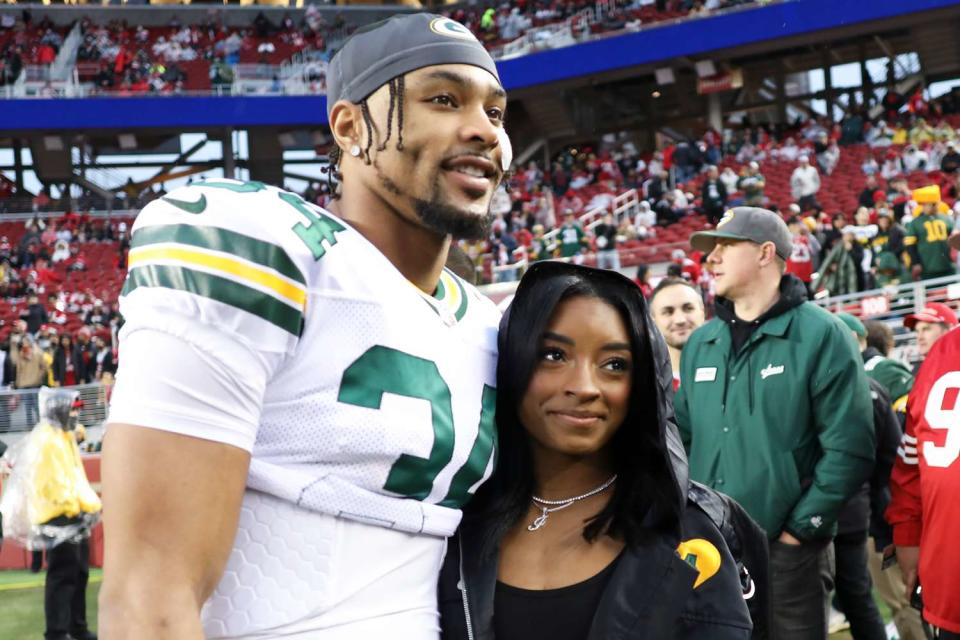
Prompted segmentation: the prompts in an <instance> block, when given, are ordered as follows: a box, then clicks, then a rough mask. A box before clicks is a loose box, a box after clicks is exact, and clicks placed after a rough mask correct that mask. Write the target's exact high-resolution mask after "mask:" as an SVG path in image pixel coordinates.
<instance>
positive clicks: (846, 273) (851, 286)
mask: <svg viewBox="0 0 960 640" xmlns="http://www.w3.org/2000/svg"><path fill="white" fill-rule="evenodd" d="M856 246H857V241H856V238H855V237H854V235H853V233H848V232H846V231H845V232H844V233H843V234H842V236H841V237H840V239H839V241H837V242H834V243H833V245H832V246H831V248H830V250H829V252H828V253H827V254H826V257H824V258H823V261H822V262H821V263H820V269H819V270H818V271H817V277H816V278H814V280H813V285H812V286H813V290H814V295H815V296H817V297H826V296H842V295H847V294H850V293H856V292H857V291H858V287H857V277H858V273H859V267H858V266H857V260H856V258H855V257H854V255H853V251H854V248H855V247H856Z"/></svg>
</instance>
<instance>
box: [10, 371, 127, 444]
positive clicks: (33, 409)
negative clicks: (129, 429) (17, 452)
mask: <svg viewBox="0 0 960 640" xmlns="http://www.w3.org/2000/svg"><path fill="white" fill-rule="evenodd" d="M68 388H70V389H75V390H77V391H78V392H80V400H81V401H82V402H83V407H82V408H81V409H80V418H79V420H80V424H82V425H84V426H85V427H100V426H102V425H103V423H104V422H105V421H106V419H107V408H108V404H109V402H108V399H109V396H110V389H111V387H108V386H105V385H102V384H99V383H97V384H82V385H77V386H74V387H68ZM39 393H40V389H5V390H0V433H21V432H24V431H30V430H31V429H33V427H34V426H36V424H37V420H38V419H39V413H38V406H39V405H38V403H37V397H38V394H39Z"/></svg>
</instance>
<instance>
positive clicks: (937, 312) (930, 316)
mask: <svg viewBox="0 0 960 640" xmlns="http://www.w3.org/2000/svg"><path fill="white" fill-rule="evenodd" d="M918 322H943V323H945V324H948V325H950V326H954V325H956V324H957V314H956V312H954V310H953V309H951V308H950V307H948V306H947V305H945V304H943V303H942V302H928V303H927V306H925V307H924V308H923V309H922V310H920V311H918V312H917V313H911V314H910V315H908V316H907V317H905V318H904V319H903V326H905V327H906V328H907V329H913V328H914V327H915V326H916V325H917V323H918Z"/></svg>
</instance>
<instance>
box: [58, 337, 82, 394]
mask: <svg viewBox="0 0 960 640" xmlns="http://www.w3.org/2000/svg"><path fill="white" fill-rule="evenodd" d="M82 369H83V362H82V361H81V359H80V354H79V353H78V352H77V351H76V350H75V349H74V344H73V338H72V337H71V336H70V335H69V334H64V335H62V336H60V341H59V343H58V344H57V348H56V350H55V351H54V354H53V379H54V381H56V383H57V386H60V387H72V386H73V385H75V384H78V383H79V381H80V378H79V376H78V372H79V371H81V370H82Z"/></svg>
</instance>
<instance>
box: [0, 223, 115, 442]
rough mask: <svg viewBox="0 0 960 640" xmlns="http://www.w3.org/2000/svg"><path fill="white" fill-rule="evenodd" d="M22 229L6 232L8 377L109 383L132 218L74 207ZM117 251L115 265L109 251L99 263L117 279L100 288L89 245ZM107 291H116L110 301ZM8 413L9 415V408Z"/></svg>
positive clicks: (1, 241)
mask: <svg viewBox="0 0 960 640" xmlns="http://www.w3.org/2000/svg"><path fill="white" fill-rule="evenodd" d="M11 224H14V225H15V224H16V223H7V224H6V225H5V227H4V228H5V230H6V231H10V230H11ZM17 226H19V225H17ZM17 232H18V234H19V237H15V238H14V240H13V241H11V239H10V237H8V236H6V235H5V236H2V237H0V296H2V298H3V302H2V304H3V306H4V309H3V312H2V314H0V315H2V322H3V326H2V328H0V336H2V343H0V349H2V350H0V360H2V367H0V369H2V384H3V385H4V386H9V387H12V388H14V389H36V388H39V387H41V386H51V387H54V386H71V385H76V384H86V383H91V382H103V383H105V384H109V383H110V381H111V377H112V375H113V372H114V371H115V362H116V351H115V345H116V333H117V331H118V329H119V325H120V322H121V320H120V317H119V315H118V314H117V312H116V310H115V296H116V295H117V293H118V292H117V291H116V290H115V289H116V287H115V286H114V285H115V284H116V283H119V281H120V279H121V277H122V268H123V266H124V264H125V263H124V256H125V252H126V250H127V249H128V248H129V239H128V233H127V223H126V222H110V221H101V220H94V219H91V218H90V217H89V216H86V215H84V216H80V215H77V214H67V215H66V216H64V217H62V218H59V219H57V220H56V221H54V220H50V221H48V222H44V221H42V220H41V219H39V218H34V219H33V220H30V221H28V222H27V223H26V225H25V226H24V228H23V229H22V230H17ZM114 251H117V253H116V254H113V256H114V257H113V260H112V265H111V264H110V262H109V258H108V261H107V262H104V261H103V260H97V261H95V262H94V263H93V268H95V269H103V268H104V266H105V265H109V266H112V267H113V269H112V270H113V272H114V273H113V274H111V278H110V279H109V283H110V284H109V285H105V286H104V288H103V289H101V290H99V291H95V290H94V288H93V286H91V284H92V283H91V280H90V279H88V274H86V273H85V272H86V271H87V270H88V268H89V267H88V264H89V263H90V260H89V258H88V252H93V253H95V254H97V255H98V256H100V255H105V256H110V254H111V253H112V252H114ZM107 268H109V267H107ZM89 277H90V278H93V275H90V276H89ZM101 277H102V276H99V275H98V276H96V278H95V279H96V280H98V281H100V278H101ZM106 294H110V295H111V296H113V297H111V298H107V300H106V301H105V300H104V299H103V298H104V297H106ZM5 401H8V402H11V403H16V402H18V399H17V398H16V396H11V397H10V398H8V399H7V400H5ZM8 408H10V409H12V408H13V407H8ZM0 413H2V414H3V415H5V416H8V419H9V413H8V412H5V411H4V412H0ZM3 426H4V425H2V424H0V428H2V427H3Z"/></svg>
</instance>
